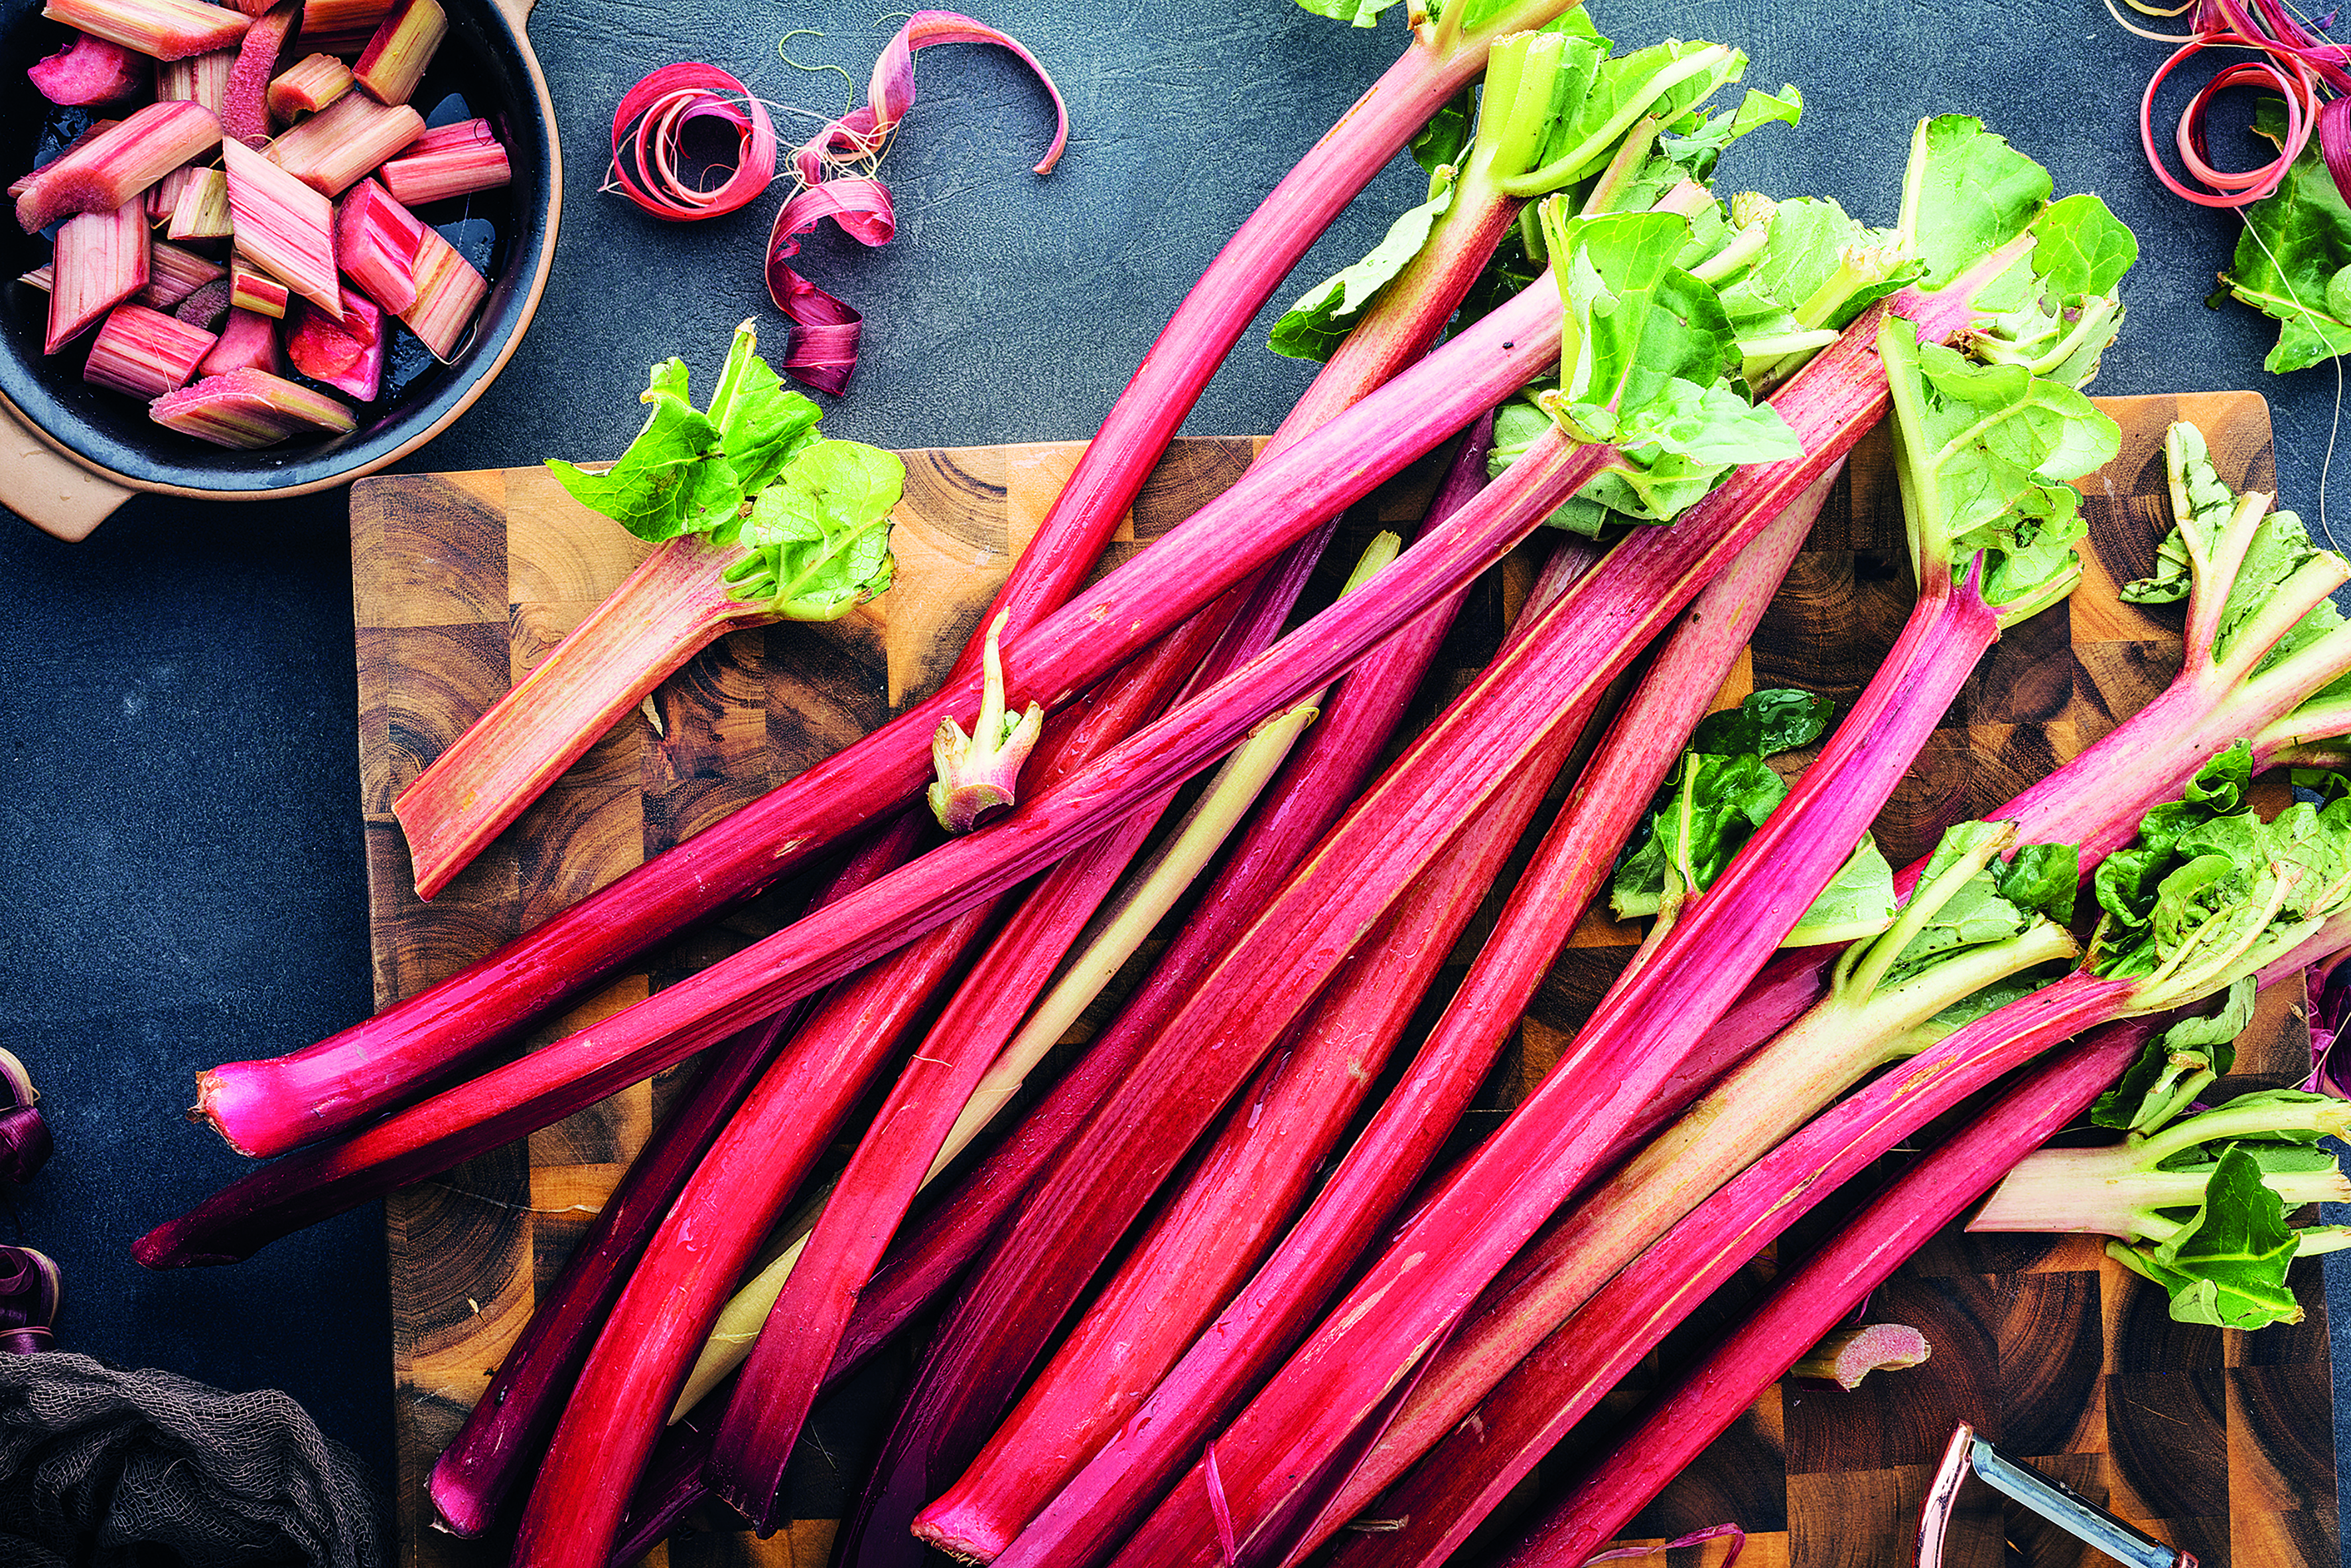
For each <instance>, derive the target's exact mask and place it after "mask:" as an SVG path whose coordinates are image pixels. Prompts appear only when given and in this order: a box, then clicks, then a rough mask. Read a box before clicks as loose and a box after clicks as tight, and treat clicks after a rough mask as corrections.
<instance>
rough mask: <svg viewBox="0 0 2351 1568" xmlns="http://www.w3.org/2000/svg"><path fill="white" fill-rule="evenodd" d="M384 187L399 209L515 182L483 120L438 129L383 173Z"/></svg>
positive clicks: (501, 149) (411, 146)
mask: <svg viewBox="0 0 2351 1568" xmlns="http://www.w3.org/2000/svg"><path fill="white" fill-rule="evenodd" d="M381 172H382V175H383V183H384V188H385V189H386V190H389V191H390V192H391V193H392V199H393V200H394V201H396V202H399V203H400V204H402V205H403V206H410V207H419V206H423V204H425V203H427V202H440V201H446V200H448V199H449V198H450V197H452V196H469V195H472V194H473V193H475V192H476V191H493V190H496V189H497V188H498V187H499V186H501V185H504V184H506V183H507V182H508V181H510V180H512V179H513V178H514V172H513V169H512V167H511V165H510V164H509V163H508V162H507V150H506V147H505V145H504V144H503V143H501V142H500V141H498V139H497V136H496V133H495V132H493V131H491V130H490V122H489V121H488V120H463V121H460V122H459V123H457V124H455V125H443V126H436V127H435V128H434V129H433V130H431V131H426V132H425V133H424V134H423V135H422V136H420V137H418V138H417V139H416V140H415V141H412V142H410V143H409V145H408V147H407V149H406V150H405V151H404V152H402V153H401V155H400V156H399V157H397V158H394V159H392V160H391V161H390V162H386V163H385V164H384V166H383V169H382V171H381Z"/></svg>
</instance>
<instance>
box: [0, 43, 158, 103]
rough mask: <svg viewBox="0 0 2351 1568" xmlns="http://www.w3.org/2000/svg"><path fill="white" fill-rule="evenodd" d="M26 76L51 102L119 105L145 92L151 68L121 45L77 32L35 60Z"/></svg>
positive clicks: (150, 75)
mask: <svg viewBox="0 0 2351 1568" xmlns="http://www.w3.org/2000/svg"><path fill="white" fill-rule="evenodd" d="M25 74H26V76H28V77H30V78H33V85H34V86H35V87H37V88H38V89H41V96H42V97H43V98H46V99H48V100H49V101H50V102H51V103H56V104H65V105H69V106H71V105H83V104H94V103H120V102H121V101H122V100H123V99H127V98H135V97H137V96H138V95H140V94H141V93H143V92H144V91H146V90H147V84H148V82H149V81H150V80H151V79H152V78H153V75H154V65H153V63H152V61H150V60H149V59H147V57H144V56H143V55H139V54H134V53H133V52H131V50H129V49H126V48H124V47H122V46H121V45H120V44H114V43H109V42H108V41H107V40H106V39H104V38H96V37H91V36H90V35H89V34H88V33H77V34H75V35H74V37H73V41H72V42H71V43H69V44H68V45H66V47H63V48H61V49H59V50H58V51H57V53H56V54H54V55H50V56H48V57H46V58H44V59H40V60H37V61H35V62H34V63H33V64H32V65H31V66H29V67H27V68H26V71H25Z"/></svg>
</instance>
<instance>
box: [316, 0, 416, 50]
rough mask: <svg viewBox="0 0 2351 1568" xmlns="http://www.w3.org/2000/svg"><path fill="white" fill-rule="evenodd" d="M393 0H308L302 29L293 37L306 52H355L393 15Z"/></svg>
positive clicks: (366, 44) (369, 40)
mask: <svg viewBox="0 0 2351 1568" xmlns="http://www.w3.org/2000/svg"><path fill="white" fill-rule="evenodd" d="M392 5H393V0H308V3H307V4H305V5H303V7H302V31H301V34H300V36H299V37H297V38H296V39H295V40H294V41H295V43H296V45H297V46H298V47H300V48H301V49H302V50H304V51H305V52H306V53H307V52H308V51H310V50H314V49H315V50H317V51H318V52H319V53H320V54H325V55H356V54H358V53H359V52H360V50H362V49H364V48H366V47H368V45H369V43H370V42H371V41H372V40H373V39H374V37H375V30H376V28H378V27H380V26H382V25H383V19H384V18H385V17H386V16H390V15H392Z"/></svg>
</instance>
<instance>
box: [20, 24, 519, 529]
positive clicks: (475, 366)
mask: <svg viewBox="0 0 2351 1568" xmlns="http://www.w3.org/2000/svg"><path fill="white" fill-rule="evenodd" d="M529 5H530V0H280V3H278V4H277V5H271V4H270V0H227V3H225V4H222V5H211V4H207V3H205V0H47V5H39V4H35V3H26V0H0V23H5V26H0V83H5V82H12V81H13V82H16V83H17V84H18V85H17V86H16V87H15V88H0V168H5V170H6V171H7V175H8V178H9V179H10V180H11V181H13V182H14V183H12V184H11V185H10V187H9V195H10V197H11V199H12V200H13V201H14V202H15V204H16V212H15V213H14V214H13V216H14V217H15V219H16V221H15V222H14V223H13V224H8V223H0V418H5V419H6V420H8V421H12V422H13V423H17V424H20V425H22V426H23V427H24V431H23V433H22V434H23V435H24V436H25V437H26V438H24V439H10V438H9V437H10V436H11V435H12V434H16V433H12V432H8V431H5V430H0V503H5V504H6V505H7V506H8V507H10V508H12V509H13V510H15V511H16V512H17V513H18V514H19V515H20V516H22V517H26V519H27V520H29V521H31V522H33V523H35V524H37V526H39V527H41V528H46V529H47V530H48V531H49V532H51V533H54V534H57V535H58V536H59V537H61V538H81V537H82V536H83V535H85V534H87V533H88V532H89V530H90V529H91V528H95V527H96V526H97V525H98V524H99V522H100V521H101V520H103V519H104V518H105V517H107V516H108V515H109V514H110V513H111V512H112V511H113V510H114V509H115V508H116V507H119V506H120V504H121V503H122V502H123V501H124V500H126V499H128V498H129V497H130V496H131V495H132V494H133V493H135V492H138V491H141V490H146V491H158V492H162V493H165V494H169V495H174V496H186V497H200V498H214V499H224V500H226V499H239V498H243V499H256V498H261V497H283V496H295V495H301V494H304V493H307V492H308V491H312V490H319V489H324V488H327V487H329V486H335V485H340V484H346V483H348V482H350V480H352V479H354V478H357V477H358V476H360V475H362V474H367V473H371V472H372V471H374V470H375V469H378V468H381V467H382V466H383V465H386V464H388V463H391V462H392V461H393V460H394V459H396V458H399V457H401V456H402V455H405V454H407V453H409V452H412V451H413V450H415V449H416V448H417V447H418V446H421V445H422V444H424V443H425V442H427V441H429V440H431V439H432V438H433V437H434V435H435V434H438V433H439V432H440V431H442V430H443V429H444V428H445V427H446V426H447V425H448V424H449V423H451V422H452V421H453V420H455V418H456V417H457V416H458V415H459V414H460V413H463V412H464V411H465V409H466V407H468V406H469V405H470V404H471V403H472V402H473V401H474V400H475V398H477V397H479V396H480V395H481V394H482V392H483V391H484V390H485V389H486V388H487V386H488V385H489V383H490V381H491V380H492V378H494V377H495V376H496V374H497V373H498V371H499V370H500V369H502V368H503V367H504V366H505V364H506V362H507V359H508V358H509V357H511V356H512V354H513V352H514V350H515V347H516V345H517V343H518V342H519V341H520V340H521V337H522V333H523V330H524V329H525V327H526V326H528V323H529V320H530V318H531V314H532V312H533V310H534V309H536V308H537V307H538V299H539V295H540V293H541V292H542V291H543V289H544V288H545V287H546V282H547V274H548V268H549V264H550V263H551V262H552V260H553V259H554V254H555V235H556V227H557V223H558V219H559V215H560V212H561V207H562V189H563V182H562V163H561V155H560V152H559V149H558V145H557V141H556V135H555V119H554V109H553V105H552V103H551V102H550V100H549V94H548V89H547V81H546V78H545V77H544V76H543V75H542V73H541V72H540V70H539V68H538V60H537V58H536V57H534V55H533V54H532V52H531V47H530V43H529V40H528V37H527V36H526V35H525V32H524V24H525V22H526V21H527V19H528V13H529ZM28 80H29V82H30V84H31V85H30V86H29V87H27V86H26V85H25V84H26V82H27V81H28ZM36 89H37V90H36Z"/></svg>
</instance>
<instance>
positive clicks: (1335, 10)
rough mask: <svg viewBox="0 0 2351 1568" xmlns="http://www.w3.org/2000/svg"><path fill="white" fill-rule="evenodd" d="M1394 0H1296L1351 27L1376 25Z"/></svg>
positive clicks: (1315, 12) (1314, 12)
mask: <svg viewBox="0 0 2351 1568" xmlns="http://www.w3.org/2000/svg"><path fill="white" fill-rule="evenodd" d="M1395 3H1396V0H1298V4H1299V5H1300V7H1301V9H1303V10H1307V11H1311V12H1312V13H1313V14H1314V15H1315V16H1328V17H1330V18H1331V20H1332V21H1334V22H1344V23H1346V24H1347V26H1351V27H1376V26H1379V22H1380V17H1381V16H1382V15H1383V14H1384V13H1385V12H1386V11H1387V10H1388V9H1389V8H1390V7H1391V6H1393V5H1395Z"/></svg>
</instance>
